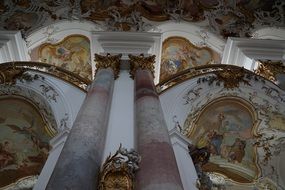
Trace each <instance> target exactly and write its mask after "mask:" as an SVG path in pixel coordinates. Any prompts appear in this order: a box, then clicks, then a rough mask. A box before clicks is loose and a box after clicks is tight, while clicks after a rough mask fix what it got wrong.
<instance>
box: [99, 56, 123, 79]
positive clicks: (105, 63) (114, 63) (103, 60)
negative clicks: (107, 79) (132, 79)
mask: <svg viewBox="0 0 285 190" xmlns="http://www.w3.org/2000/svg"><path fill="white" fill-rule="evenodd" d="M121 57H122V54H118V55H111V54H109V53H107V55H99V54H95V62H96V71H95V75H96V72H97V70H98V69H106V68H109V67H110V68H112V69H113V71H114V76H115V79H116V78H118V76H119V73H120V62H121Z"/></svg>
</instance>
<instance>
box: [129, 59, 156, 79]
mask: <svg viewBox="0 0 285 190" xmlns="http://www.w3.org/2000/svg"><path fill="white" fill-rule="evenodd" d="M129 58H130V75H131V78H132V79H134V77H135V72H136V71H137V70H138V69H143V70H149V71H150V72H151V74H152V76H153V77H154V63H155V55H151V56H148V57H145V56H144V54H140V55H138V56H135V55H132V54H129Z"/></svg>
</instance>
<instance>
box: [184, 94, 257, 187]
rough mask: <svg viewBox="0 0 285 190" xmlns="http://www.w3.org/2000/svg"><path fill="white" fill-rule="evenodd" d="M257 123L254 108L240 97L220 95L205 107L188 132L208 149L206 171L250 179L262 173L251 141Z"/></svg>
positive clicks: (189, 136)
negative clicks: (208, 158)
mask: <svg viewBox="0 0 285 190" xmlns="http://www.w3.org/2000/svg"><path fill="white" fill-rule="evenodd" d="M188 119H190V118H188ZM188 122H189V121H188ZM256 124H257V123H256V116H255V113H254V109H253V108H252V107H251V106H250V105H249V104H248V103H246V102H245V101H243V100H242V99H238V98H231V97H229V98H221V99H217V100H214V101H213V102H210V103H209V104H207V105H206V106H205V107H204V108H203V110H202V112H201V113H200V114H199V116H198V118H196V120H195V121H194V123H193V125H192V128H191V131H189V132H188V133H187V134H186V135H187V137H188V138H190V139H192V142H193V143H194V144H196V146H197V147H198V148H203V147H207V148H208V149H209V151H210V153H211V157H210V161H209V163H208V164H206V165H204V170H205V171H211V172H220V173H223V174H224V175H227V176H229V177H231V178H234V179H235V180H237V181H238V182H251V181H253V179H256V178H257V177H258V176H259V169H258V166H257V163H256V161H257V157H256V148H255V147H254V146H253V143H252V139H253V137H254V135H255V127H256Z"/></svg>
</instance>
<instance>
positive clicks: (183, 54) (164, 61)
mask: <svg viewBox="0 0 285 190" xmlns="http://www.w3.org/2000/svg"><path fill="white" fill-rule="evenodd" d="M219 62H220V56H219V54H218V53H216V52H214V51H213V50H212V49H210V48H208V47H202V48H200V47H197V46H195V45H193V44H192V43H191V42H190V41H189V40H187V39H185V38H183V37H170V38H167V39H166V40H165V41H164V42H163V45H162V56H161V68H160V81H164V80H166V79H168V78H170V77H171V76H173V75H175V74H178V73H180V72H182V71H184V70H187V69H189V68H193V67H197V66H202V65H207V64H210V63H219Z"/></svg>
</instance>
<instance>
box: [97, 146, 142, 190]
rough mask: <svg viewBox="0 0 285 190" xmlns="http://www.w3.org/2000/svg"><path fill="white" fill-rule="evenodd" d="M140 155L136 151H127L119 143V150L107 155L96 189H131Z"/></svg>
mask: <svg viewBox="0 0 285 190" xmlns="http://www.w3.org/2000/svg"><path fill="white" fill-rule="evenodd" d="M140 160H141V157H140V156H139V155H138V154H137V152H136V151H134V150H130V151H128V150H127V149H125V148H122V146H121V145H120V147H119V150H118V151H117V152H116V153H115V154H114V155H113V156H111V155H109V156H108V157H107V159H106V161H105V163H104V165H103V167H102V171H101V172H100V174H99V187H98V190H114V189H118V190H133V189H134V180H135V172H136V171H137V170H138V169H139V167H138V164H139V162H140Z"/></svg>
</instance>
